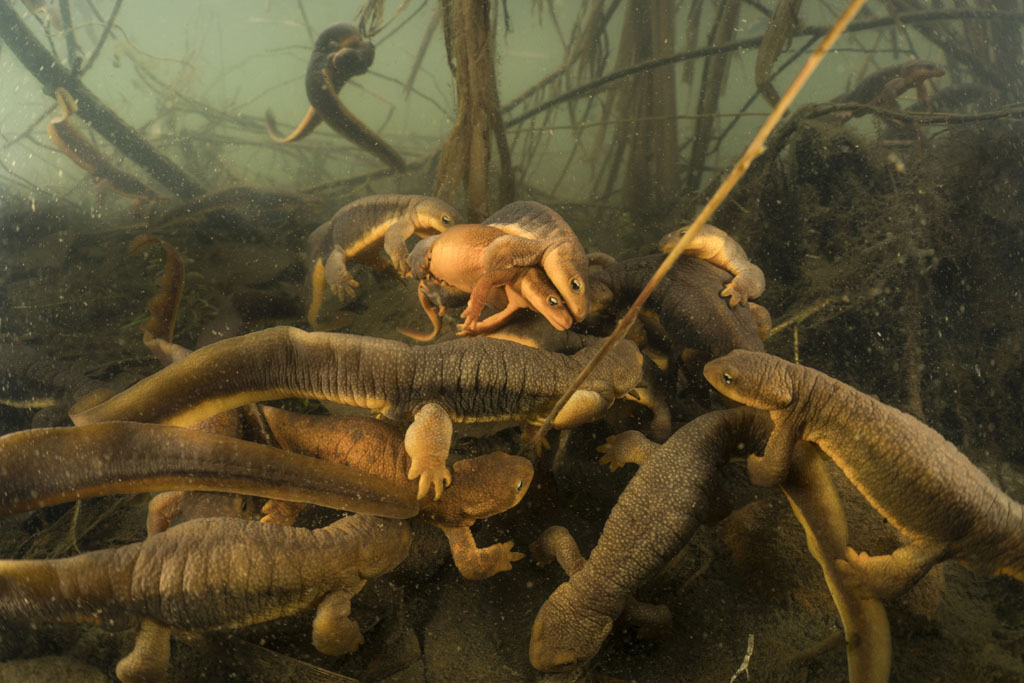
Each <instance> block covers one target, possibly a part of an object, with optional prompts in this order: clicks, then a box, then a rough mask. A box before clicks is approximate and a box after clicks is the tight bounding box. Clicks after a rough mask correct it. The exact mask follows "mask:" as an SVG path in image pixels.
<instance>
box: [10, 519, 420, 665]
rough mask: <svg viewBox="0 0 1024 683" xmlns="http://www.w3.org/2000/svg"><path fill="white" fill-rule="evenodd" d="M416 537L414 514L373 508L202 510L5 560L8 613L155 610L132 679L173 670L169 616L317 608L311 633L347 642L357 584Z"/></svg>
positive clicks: (265, 615)
mask: <svg viewBox="0 0 1024 683" xmlns="http://www.w3.org/2000/svg"><path fill="white" fill-rule="evenodd" d="M410 540H411V533H410V531H409V524H408V522H404V521H399V520H392V519H383V518H380V517H370V516H363V515H353V516H349V517H345V518H343V519H341V520H339V521H337V522H335V523H334V524H332V525H330V526H327V527H324V528H322V529H315V530H309V529H301V528H293V527H283V526H278V525H275V524H259V523H258V522H246V521H243V520H238V519H226V518H206V519H195V520H191V521H188V522H183V523H182V524H179V525H177V526H175V527H172V528H171V529H168V530H167V531H165V532H164V533H160V534H156V535H154V536H151V537H150V538H147V539H146V540H145V541H142V542H139V543H131V544H129V545H126V546H122V547H120V548H111V549H106V550H96V551H92V552H88V553H84V554H82V555H78V556H75V557H68V558H62V559H57V560H0V615H2V618H3V620H4V621H10V620H19V621H20V620H30V621H35V620H48V621H78V622H91V623H96V624H101V625H103V626H107V627H114V628H125V627H128V626H131V625H133V624H135V623H138V622H139V621H140V620H142V622H143V625H144V626H146V625H147V621H148V622H149V623H148V627H149V628H148V629H144V631H143V633H141V634H140V637H139V638H138V640H137V641H136V645H135V649H134V650H133V651H132V652H131V653H130V654H129V655H128V656H127V657H125V658H124V659H122V660H121V662H120V663H119V664H118V666H117V675H118V678H120V679H121V680H122V681H125V680H132V681H142V680H160V679H162V678H163V677H164V676H165V675H166V671H167V667H168V662H169V657H170V640H169V632H168V630H167V628H166V627H168V626H169V627H172V628H176V629H180V630H183V631H209V630H217V629H226V628H237V627H240V626H246V625H250V624H258V623H263V622H265V621H270V620H271V619H277V618H280V617H284V616H288V615H291V614H297V613H299V612H302V611H305V610H308V609H313V608H316V616H315V617H314V619H313V645H314V646H315V647H316V648H317V649H318V650H320V651H321V652H323V653H325V654H328V655H340V654H346V653H349V652H353V651H354V650H355V649H356V648H358V647H359V645H360V644H361V643H362V642H363V638H362V635H361V634H360V632H359V627H358V625H357V624H356V622H355V621H353V620H352V619H351V618H350V616H349V614H350V610H351V598H352V596H353V595H355V594H356V593H358V592H359V591H360V590H361V589H362V587H363V586H364V585H365V584H366V582H367V581H368V580H370V579H373V578H376V577H378V576H380V575H381V574H384V573H386V572H388V571H390V570H392V569H393V568H394V567H395V566H397V565H398V564H399V563H400V562H401V561H402V560H404V559H405V557H406V556H407V555H408V552H409V543H410Z"/></svg>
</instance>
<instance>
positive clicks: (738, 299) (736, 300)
mask: <svg viewBox="0 0 1024 683" xmlns="http://www.w3.org/2000/svg"><path fill="white" fill-rule="evenodd" d="M721 296H722V298H723V299H728V300H729V308H736V307H737V306H742V305H744V304H746V303H747V300H748V299H749V298H750V296H749V295H748V293H747V292H745V291H743V290H742V289H740V288H738V287H736V280H733V281H732V282H730V283H729V284H727V285H726V286H725V287H724V288H723V289H722V291H721Z"/></svg>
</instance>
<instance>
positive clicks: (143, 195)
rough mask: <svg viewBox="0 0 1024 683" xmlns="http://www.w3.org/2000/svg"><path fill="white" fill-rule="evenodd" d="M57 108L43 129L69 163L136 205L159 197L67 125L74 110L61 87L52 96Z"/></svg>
mask: <svg viewBox="0 0 1024 683" xmlns="http://www.w3.org/2000/svg"><path fill="white" fill-rule="evenodd" d="M53 96H54V98H55V99H56V100H57V106H59V107H60V116H57V117H56V118H54V119H53V120H52V121H50V123H49V125H48V126H47V127H46V132H47V133H49V134H50V139H51V140H53V144H54V145H55V146H56V147H57V149H59V150H60V151H61V152H63V153H64V154H65V155H67V157H68V158H69V159H71V161H73V162H75V163H76V164H78V165H79V166H81V167H82V168H84V169H85V170H86V171H87V172H88V173H89V175H91V176H92V177H93V180H95V181H96V182H97V183H100V188H101V189H103V190H106V189H110V190H113V191H114V192H116V193H118V194H120V195H124V196H125V197H131V198H132V199H134V200H135V201H136V202H139V203H141V202H145V201H150V202H152V201H156V200H157V199H159V198H160V196H159V195H158V194H156V193H155V192H153V190H151V189H149V188H148V187H146V185H145V184H144V183H143V182H142V181H141V180H139V179H138V178H136V177H135V176H133V175H132V174H130V173H126V172H124V171H122V170H121V169H119V168H117V167H116V166H114V164H113V163H111V162H110V160H109V159H107V157H106V156H104V154H103V152H101V151H100V150H99V149H98V148H97V147H96V145H94V144H92V143H91V142H90V141H89V140H88V139H87V138H86V137H85V136H84V135H82V132H81V131H80V130H78V129H77V128H76V127H75V124H73V123H72V122H71V117H72V116H74V114H75V112H77V111H78V105H77V104H76V103H75V98H73V97H72V96H71V94H70V93H69V92H68V91H67V90H65V89H64V88H57V89H56V90H55V91H54V93H53Z"/></svg>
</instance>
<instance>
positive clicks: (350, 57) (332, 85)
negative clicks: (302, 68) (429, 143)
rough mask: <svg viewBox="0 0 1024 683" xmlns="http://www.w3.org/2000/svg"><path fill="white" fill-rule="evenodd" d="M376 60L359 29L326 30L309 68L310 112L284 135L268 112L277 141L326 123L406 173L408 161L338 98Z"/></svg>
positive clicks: (341, 26) (298, 136)
mask: <svg viewBox="0 0 1024 683" xmlns="http://www.w3.org/2000/svg"><path fill="white" fill-rule="evenodd" d="M373 57H374V47H373V43H371V42H370V41H369V40H367V39H365V38H364V37H363V36H362V34H360V33H359V29H358V28H356V27H355V26H352V25H351V24H334V25H333V26H329V27H328V28H326V29H324V30H323V32H322V33H321V34H320V35H319V36H317V39H316V42H315V43H314V44H313V54H312V56H311V57H310V59H309V65H308V66H307V67H306V97H307V99H309V104H310V108H309V111H308V112H306V116H305V118H303V119H302V121H301V122H300V123H299V125H298V127H296V129H295V130H294V131H292V133H291V134H289V135H287V136H282V135H281V134H280V133H279V132H278V131H277V123H276V122H275V121H274V117H273V115H272V114H271V113H270V111H269V110H268V111H267V114H266V121H267V131H268V132H269V133H270V137H271V138H273V139H274V140H275V141H276V142H295V141H296V140H301V139H302V138H304V137H306V136H307V135H309V134H310V133H312V132H313V130H314V129H315V128H316V127H317V126H318V125H319V124H320V122H321V121H322V122H324V123H326V124H327V125H328V126H330V127H331V128H332V129H333V130H334V131H335V132H337V133H340V134H341V135H343V136H344V137H345V138H347V139H348V140H351V141H352V142H353V143H354V144H356V145H358V146H359V147H361V148H363V149H364V150H366V151H367V152H369V153H371V154H373V155H374V156H375V157H377V158H378V159H380V160H381V161H383V162H384V163H385V164H387V165H388V166H390V167H391V168H393V169H395V170H396V171H404V170H405V161H404V160H403V159H402V157H401V156H400V155H399V154H398V152H396V151H395V150H394V149H392V147H391V146H390V145H388V143H386V142H384V141H383V140H382V139H380V137H379V136H378V135H377V134H376V133H374V132H373V131H372V130H370V129H369V128H367V127H366V126H365V125H364V124H363V123H362V122H361V121H359V119H357V118H356V117H355V116H353V115H352V113H351V112H350V111H349V110H348V109H346V108H345V105H343V104H342V103H341V101H340V100H339V99H338V91H339V90H341V86H343V85H344V84H345V82H346V81H348V80H349V79H350V78H352V77H353V76H359V75H361V74H364V73H366V72H367V71H368V70H369V68H370V66H371V65H372V64H373Z"/></svg>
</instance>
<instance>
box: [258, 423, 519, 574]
mask: <svg viewBox="0 0 1024 683" xmlns="http://www.w3.org/2000/svg"><path fill="white" fill-rule="evenodd" d="M261 409H262V411H263V414H264V416H265V417H266V420H267V425H268V427H269V429H270V432H271V434H273V437H274V440H275V441H277V443H278V444H279V445H280V446H281V447H282V448H284V449H286V450H289V451H292V452H294V453H302V454H304V455H309V456H313V457H316V458H320V459H322V460H326V461H328V462H334V463H338V464H342V465H348V466H351V467H355V468H357V469H359V470H361V471H363V472H366V473H368V474H372V475H374V476H377V477H380V478H381V479H384V480H386V481H390V482H392V483H393V484H394V485H395V487H396V488H398V489H409V495H410V497H411V496H413V495H415V491H416V483H415V482H410V481H409V479H408V477H406V475H405V473H406V472H407V471H408V469H409V466H410V464H411V463H410V458H409V455H408V453H406V451H405V444H404V438H403V435H402V430H400V429H398V428H397V427H395V426H394V425H390V424H388V423H386V422H382V421H380V420H374V419H373V418H369V417H337V416H333V415H302V414H299V413H292V412H288V411H286V410H279V409H277V408H272V407H270V406H263V407H262V408H261ZM452 471H453V472H452V484H451V486H449V487H448V489H447V490H446V491H445V494H444V497H443V498H441V500H437V501H433V500H425V501H423V503H422V504H421V506H420V512H419V514H418V515H417V516H418V517H419V518H420V519H423V520H425V521H427V522H429V523H430V524H433V525H434V526H436V527H437V528H439V529H440V530H441V531H443V532H444V534H445V536H446V537H447V538H448V544H449V547H450V548H451V552H452V559H453V560H454V561H455V566H456V568H457V569H458V570H459V573H460V574H462V576H464V577H465V578H467V579H485V578H488V577H490V576H493V575H494V574H497V573H498V572H502V571H507V570H509V569H511V568H512V562H514V561H516V560H518V559H521V558H522V557H523V555H522V553H517V552H513V551H512V541H506V542H504V543H495V544H493V545H491V546H488V547H486V548H478V547H477V545H476V541H475V540H474V539H473V534H472V532H471V531H470V527H471V526H472V525H473V523H474V522H476V521H477V520H478V519H485V518H487V517H493V516H494V515H497V514H500V513H502V512H505V511H507V510H509V509H511V508H513V507H515V506H516V505H518V504H519V501H521V500H522V499H523V496H524V495H526V491H527V489H528V488H529V486H530V481H531V480H532V479H533V465H532V464H531V463H530V461H529V460H527V459H526V458H521V457H519V456H515V455H508V454H506V453H488V454H486V455H480V456H477V457H475V458H465V459H463V460H458V461H456V462H455V463H453V464H452ZM302 507H303V505H302V504H297V503H288V502H284V501H270V502H268V503H267V504H266V505H265V506H264V508H263V511H264V513H265V516H264V518H263V521H265V522H274V523H277V524H291V523H292V522H294V520H295V517H296V515H297V514H298V513H299V511H300V510H301V509H302Z"/></svg>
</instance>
